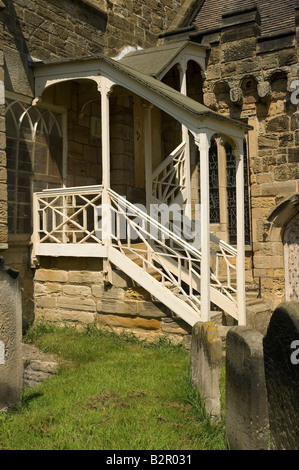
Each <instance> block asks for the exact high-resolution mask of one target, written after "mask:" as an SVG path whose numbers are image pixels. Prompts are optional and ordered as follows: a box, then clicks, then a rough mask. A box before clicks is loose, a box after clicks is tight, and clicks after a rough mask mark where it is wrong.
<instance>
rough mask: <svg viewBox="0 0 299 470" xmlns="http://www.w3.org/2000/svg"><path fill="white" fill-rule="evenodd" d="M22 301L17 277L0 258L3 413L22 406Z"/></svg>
mask: <svg viewBox="0 0 299 470" xmlns="http://www.w3.org/2000/svg"><path fill="white" fill-rule="evenodd" d="M22 389H23V358H22V301H21V289H20V281H19V277H18V273H17V272H16V271H13V270H12V269H10V268H7V267H6V266H5V265H4V262H3V259H2V258H0V411H5V410H7V409H8V408H10V407H12V406H15V405H18V404H20V403H21V397H22Z"/></svg>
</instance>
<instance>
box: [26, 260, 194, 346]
mask: <svg viewBox="0 0 299 470" xmlns="http://www.w3.org/2000/svg"><path fill="white" fill-rule="evenodd" d="M112 282H113V284H112V285H106V284H105V283H104V281H103V264H102V260H96V259H91V258H83V259H81V258H57V259H56V258H46V257H43V258H42V259H41V266H40V267H39V268H38V269H37V270H36V272H35V282H34V301H35V315H36V318H37V319H44V320H48V321H54V322H59V323H65V322H69V323H73V324H76V325H79V326H80V325H87V324H94V325H99V326H100V327H104V328H105V327H108V328H111V329H113V330H114V331H117V332H120V331H122V330H123V329H125V330H128V329H129V330H130V331H131V332H133V333H135V334H136V335H137V336H139V337H145V338H147V339H155V338H158V337H159V336H165V335H166V336H168V337H170V338H171V339H173V340H174V341H183V342H184V344H185V345H186V346H188V343H189V341H190V339H191V337H190V333H191V329H190V327H189V326H188V325H186V324H185V323H184V322H183V321H180V320H178V319H175V318H172V316H171V313H170V312H169V311H168V310H167V309H166V308H165V307H164V306H163V305H162V304H160V303H159V302H155V301H153V300H152V298H151V297H150V296H149V294H148V293H147V292H145V291H144V290H143V289H142V288H140V287H139V286H135V285H132V282H131V280H130V279H129V278H128V277H127V276H126V275H124V274H123V273H122V272H120V271H117V270H114V271H113V278H112Z"/></svg>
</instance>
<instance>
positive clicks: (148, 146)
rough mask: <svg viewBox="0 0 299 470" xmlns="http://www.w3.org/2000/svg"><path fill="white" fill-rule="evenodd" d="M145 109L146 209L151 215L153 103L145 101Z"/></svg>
mask: <svg viewBox="0 0 299 470" xmlns="http://www.w3.org/2000/svg"><path fill="white" fill-rule="evenodd" d="M142 105H143V109H144V159H145V198H146V210H147V213H148V215H150V204H151V198H152V192H153V177H152V174H153V164H152V160H153V153H152V152H153V149H152V105H151V104H150V103H147V102H143V103H142Z"/></svg>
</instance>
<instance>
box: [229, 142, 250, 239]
mask: <svg viewBox="0 0 299 470" xmlns="http://www.w3.org/2000/svg"><path fill="white" fill-rule="evenodd" d="M225 154H226V191H227V218H228V239H229V243H230V244H231V245H235V244H236V243H237V212H236V211H237V203H236V159H235V157H234V156H233V152H232V148H231V146H230V145H229V144H226V145H225ZM244 210H245V214H244V215H245V220H244V222H245V244H246V245H249V244H250V219H249V189H248V165H247V148H246V142H245V141H244Z"/></svg>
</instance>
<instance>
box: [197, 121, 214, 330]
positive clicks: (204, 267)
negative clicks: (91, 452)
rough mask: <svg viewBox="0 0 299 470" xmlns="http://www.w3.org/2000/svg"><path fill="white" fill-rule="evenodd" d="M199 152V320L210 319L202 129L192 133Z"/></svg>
mask: <svg viewBox="0 0 299 470" xmlns="http://www.w3.org/2000/svg"><path fill="white" fill-rule="evenodd" d="M194 137H195V143H196V145H197V147H198V150H199V154H200V210H201V217H200V237H201V240H200V241H201V267H200V273H201V279H200V297H201V320H202V321H209V320H210V301H211V300H210V268H211V266H210V187H209V150H210V142H211V135H210V133H209V132H208V131H204V130H202V131H201V132H199V133H198V134H195V135H194Z"/></svg>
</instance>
